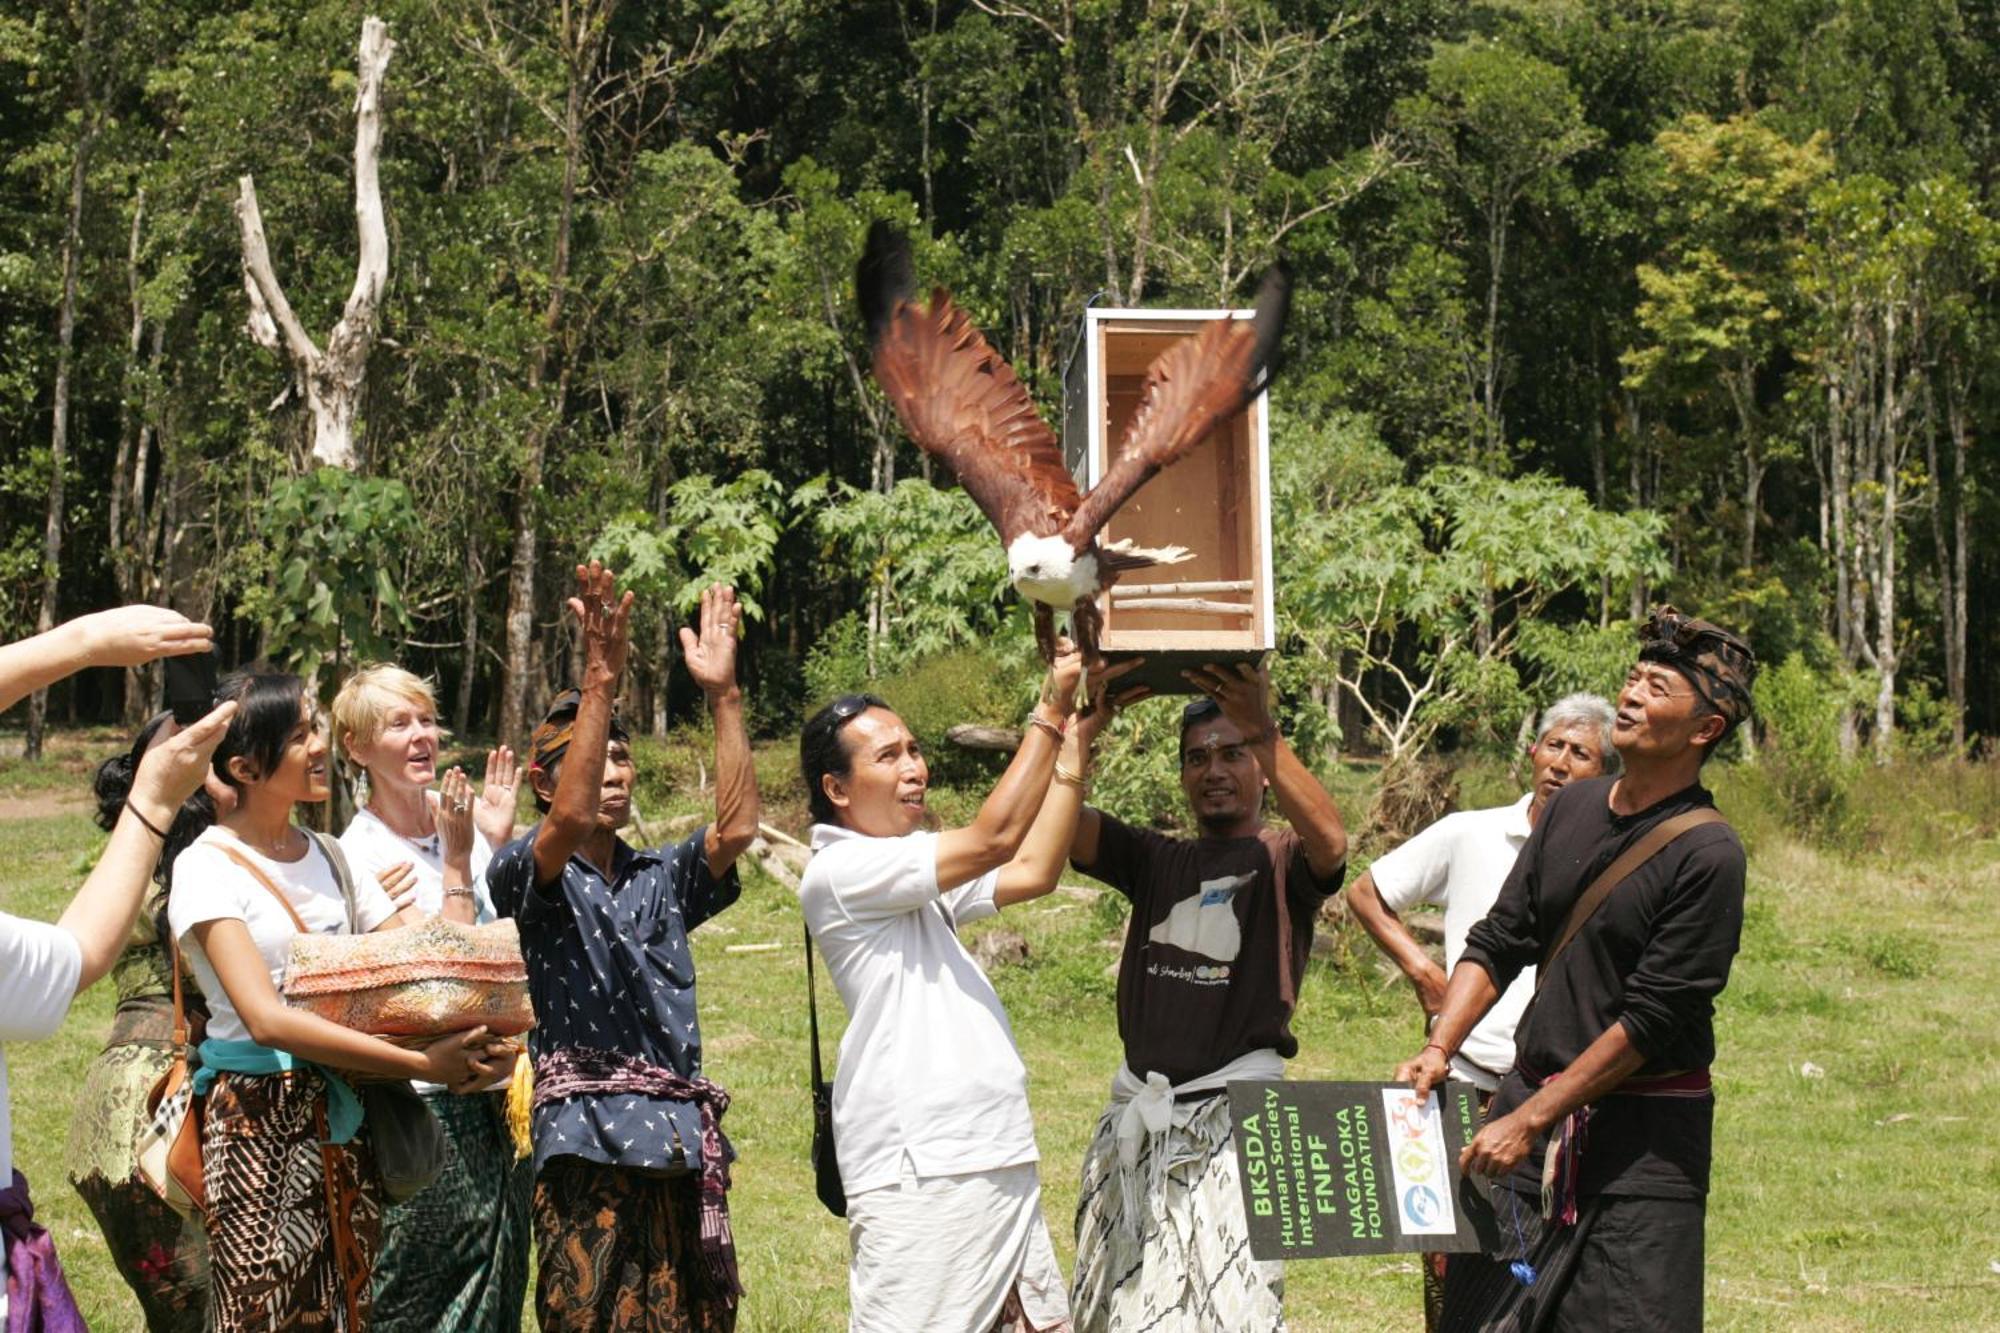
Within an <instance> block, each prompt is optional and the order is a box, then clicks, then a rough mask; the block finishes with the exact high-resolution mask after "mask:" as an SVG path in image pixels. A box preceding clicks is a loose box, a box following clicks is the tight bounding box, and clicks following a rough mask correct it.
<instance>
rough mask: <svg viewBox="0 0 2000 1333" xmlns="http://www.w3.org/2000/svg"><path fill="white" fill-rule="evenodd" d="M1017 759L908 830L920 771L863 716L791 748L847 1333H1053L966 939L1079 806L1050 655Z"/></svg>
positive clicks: (1030, 1147)
mask: <svg viewBox="0 0 2000 1333" xmlns="http://www.w3.org/2000/svg"><path fill="white" fill-rule="evenodd" d="M1064 649H1065V651H1063V652H1062V653H1061V654H1060V655H1059V656H1058V657H1057V659H1056V661H1055V664H1054V666H1053V667H1052V668H1051V669H1050V673H1049V678H1048V681H1047V683H1046V684H1045V685H1044V686H1043V690H1042V701H1041V702H1040V703H1039V704H1038V705H1037V706H1036V708H1035V711H1034V712H1033V713H1032V714H1030V715H1029V717H1028V725H1027V726H1026V727H1025V728H1024V729H1023V732H1024V734H1023V739H1022V741H1021V746H1020V749H1019V750H1018V751H1017V752H1016V753H1015V756H1014V760H1013V762H1012V763H1011V764H1010V765H1009V766H1008V768H1007V771H1006V773H1005V774H1004V775H1002V777H1001V779H1000V781H999V783H998V784H997V785H996V786H995V787H994V789H993V791H992V793H991V794H990V795H988V797H987V798H986V801H985V803H984V804H983V805H981V807H980V810H979V814H978V815H977V816H976V817H975V818H974V819H973V821H972V823H971V824H970V825H968V826H966V827H964V828H955V829H946V830H944V831H943V832H930V831H928V830H927V829H926V828H925V827H924V824H925V822H926V817H925V816H926V812H925V798H926V794H927V791H928V789H929V785H930V772H929V766H928V765H927V764H926V762H925V760H924V757H923V752H922V748H921V746H920V745H919V743H918V741H917V739H916V737H914V736H913V735H911V733H910V730H909V728H908V727H907V726H905V725H904V724H903V721H902V719H901V718H899V717H897V716H896V714H895V712H894V711H892V710H891V709H890V708H889V706H888V705H887V704H886V703H884V702H883V701H882V700H880V699H877V698H876V697H874V696H873V695H868V694H849V695H842V696H841V697H840V698H838V699H835V700H834V701H833V702H832V703H830V704H828V705H827V706H826V707H825V708H822V709H821V710H820V711H819V712H818V713H816V714H815V715H814V716H813V717H812V718H811V719H810V720H809V721H808V722H807V723H806V726H805V730H804V732H803V733H802V734H801V736H800V742H799V762H800V769H801V773H802V775H803V777H804V778H805V781H806V789H807V792H808V794H809V796H810V799H811V804H812V813H813V830H812V845H813V857H812V860H811V861H810V862H809V863H808V864H807V866H806V870H805V874H804V876H803V877H802V878H801V880H800V883H799V905H800V907H801V908H802V909H803V911H804V913H805V918H806V925H807V926H808V927H809V928H810V929H811V931H812V937H813V940H814V942H815V943H816V944H817V945H818V946H819V949H820V952H821V953H823V954H824V955H825V956H826V961H827V970H828V971H829V972H831V973H832V974H833V981H834V986H835V988H836V989H837V990H839V992H840V998H841V1001H842V1002H843V1003H844V1004H845V1005H846V1006H847V1012H848V1025H847V1032H846V1034H845V1035H844V1036H843V1037H842V1039H841V1043H840V1070H839V1074H838V1076H837V1078H836V1079H835V1081H834V1087H833V1126H834V1135H835V1148H836V1155H837V1156H838V1158H839V1161H840V1175H841V1181H842V1184H843V1185H844V1186H845V1189H846V1194H847V1226H848V1240H849V1243H850V1245H851V1246H852V1259H851V1262H850V1264H849V1269H848V1299H849V1322H848V1328H849V1329H850V1330H851V1333H915V1330H922V1331H923V1333H988V1330H993V1329H1003V1330H1029V1329H1033V1330H1054V1329H1066V1328H1068V1327H1069V1304H1068V1301H1067V1300H1066V1298H1065V1295H1064V1291H1063V1281H1062V1273H1061V1271H1060V1270H1059V1269H1058V1268H1057V1267H1056V1260H1055V1251H1054V1249H1053V1248H1052V1247H1051V1245H1050V1244H1049V1233H1048V1226H1047V1224H1046V1223H1045V1222H1044V1221H1043V1219H1042V1211H1041V1182H1040V1177H1039V1175H1038V1174H1037V1170H1036V1162H1037V1160H1038V1158H1039V1154H1038V1153H1037V1152H1036V1149H1035V1126H1034V1119H1033V1117H1032V1116H1031V1115H1030V1114H1029V1111H1028V1073H1027V1069H1026V1068H1025V1067H1024V1066H1023V1065H1022V1063H1021V1056H1020V1052H1019V1051H1017V1050H1016V1049H1015V1046H1014V1033H1013V1029H1012V1028H1011V1027H1010V1026H1009V1025H1008V1022H1007V1015H1006V1012H1005V1011H1004V1010H1003V1009H1002V1008H1001V1006H1000V997H999V996H998V995H997V994H995V993H994V990H993V986H992V983H991V982H989V981H988V980H987V978H986V974H985V973H984V972H983V971H982V970H981V969H980V966H979V964H978V962H977V961H976V960H974V959H973V957H972V956H971V954H969V953H967V952H966V949H965V946H964V945H963V944H961V943H960V942H959V938H958V931H959V930H960V928H961V927H963V926H964V925H965V924H966V923H968V922H970V921H975V920H978V919H979V918H981V917H986V916H991V915H993V914H994V913H995V912H996V911H999V910H1000V909H1002V908H1004V907H1006V906H1008V905H1010V904H1012V903H1016V902H1020V901H1023V900H1025V899H1027V898H1031V897H1034V896H1036V895H1038V894H1041V893H1046V892H1047V891H1048V890H1049V889H1050V888H1051V887H1053V886H1054V884H1055V881H1056V873H1057V872H1058V871H1059V870H1060V869H1061V866H1062V860H1063V857H1064V855H1065V853H1066V852H1067V851H1068V849H1069V841H1070V834H1071V832H1072V830H1074V828H1075V827H1076V818H1077V812H1078V810H1079V809H1080V808H1081V807H1082V803H1083V801H1082V795H1083V793H1082V781H1081V779H1080V778H1079V777H1077V776H1076V774H1077V772H1078V771H1079V770H1080V767H1081V764H1082V760H1081V755H1083V754H1086V753H1088V750H1089V743H1090V740H1091V737H1092V736H1093V735H1094V734H1095V731H1096V728H1097V727H1099V726H1101V725H1102V723H1103V719H1104V716H1105V713H1106V711H1107V710H1102V709H1100V710H1098V712H1097V713H1096V714H1094V715H1093V716H1091V717H1088V718H1079V719H1075V720H1074V721H1072V719H1071V712H1072V700H1073V697H1074V695H1075V693H1076V686H1077V681H1078V677H1079V676H1080V674H1081V659H1080V658H1079V657H1078V655H1077V654H1076V652H1075V651H1074V650H1073V649H1069V648H1068V646H1067V644H1066V643H1065V644H1064Z"/></svg>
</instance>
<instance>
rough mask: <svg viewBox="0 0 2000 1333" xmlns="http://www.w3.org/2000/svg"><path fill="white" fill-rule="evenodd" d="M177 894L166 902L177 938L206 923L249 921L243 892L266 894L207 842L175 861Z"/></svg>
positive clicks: (183, 853) (169, 921)
mask: <svg viewBox="0 0 2000 1333" xmlns="http://www.w3.org/2000/svg"><path fill="white" fill-rule="evenodd" d="M173 882H174V891H173V893H172V894H171V895H170V896H169V897H168V899H167V925H168V927H169V928H171V929H172V930H173V932H174V938H175V939H177V940H180V941H182V942H185V941H186V940H187V934H188V932H189V931H190V930H193V929H194V928H195V927H196V926H198V925H200V924H202V923H203V922H204V921H246V922H247V921H248V920H249V919H250V909H249V906H248V905H247V904H246V903H245V902H244V901H243V892H244V889H245V888H246V887H247V888H251V889H255V890H256V891H257V892H258V893H263V892H264V889H263V887H262V886H261V885H258V884H256V883H255V882H254V881H252V880H251V879H250V877H249V876H248V875H246V874H245V873H244V872H243V870H242V869H241V868H240V867H238V866H237V864H236V863H235V862H234V861H232V860H230V859H229V858H228V857H227V856H224V855H223V854H222V853H221V852H220V851H218V850H216V849H215V848H214V847H211V846H209V845H208V844H207V843H205V842H197V843H195V844H193V845H192V846H190V847H188V849H187V850H186V851H183V852H182V853H181V854H180V855H179V856H177V857H175V858H174V881H173Z"/></svg>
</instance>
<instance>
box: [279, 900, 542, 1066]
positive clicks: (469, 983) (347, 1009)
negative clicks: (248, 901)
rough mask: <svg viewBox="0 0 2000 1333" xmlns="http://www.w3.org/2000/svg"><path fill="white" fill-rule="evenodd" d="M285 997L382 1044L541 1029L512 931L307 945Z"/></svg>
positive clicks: (506, 927) (467, 930)
mask: <svg viewBox="0 0 2000 1333" xmlns="http://www.w3.org/2000/svg"><path fill="white" fill-rule="evenodd" d="M282 990H283V993H284V997H285V1002H286V1003H287V1004H290V1005H291V1006H292V1007H293V1008H295V1009H304V1010H306V1011H307V1012H309V1013H315V1014H318V1015H319V1016H320V1017H321V1018H325V1019H330V1020H331V1021H333V1022H335V1023H338V1024H340V1025H341V1026H342V1027H346V1028H353V1029H354V1030H355V1031H357V1032H367V1033H371V1034H373V1035H375V1036H378V1037H390V1038H398V1037H439V1036H443V1035H444V1034H446V1033H448V1032H459V1031H462V1030H464V1029H466V1028H473V1027H479V1026H481V1025H484V1026H485V1027H487V1028H488V1029H490V1030H491V1031H492V1032H493V1033H494V1034H495V1035H496V1036H503V1037H511V1036H517V1035H519V1034H520V1033H523V1032H526V1031H527V1030H528V1029H529V1028H531V1027H533V1026H534V1025H535V1011H534V1007H533V1006H532V1005H531V1004H530V1003H529V1001H528V965H527V963H526V961H525V960H523V959H522V957H521V937H520V933H519V932H518V931H517V930H516V929H515V926H514V923H513V922H512V921H495V922H492V923H491V924H489V925H484V926H462V925H460V924H458V923H457V922H455V921H447V920H445V919H444V918H443V917H431V918H429V919H427V920H426V921H424V923H423V924H422V925H419V926H415V927H412V928H410V929H408V930H383V931H376V932H373V933H371V934H367V935H300V936H298V937H297V938H296V939H294V940H293V941H292V947H291V956H290V958H289V959H288V960H287V962H286V965H285V980H284V985H283V987H282Z"/></svg>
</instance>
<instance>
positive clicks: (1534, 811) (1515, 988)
mask: <svg viewBox="0 0 2000 1333" xmlns="http://www.w3.org/2000/svg"><path fill="white" fill-rule="evenodd" d="M1615 716H1616V715H1615V713H1614V711H1613V709H1612V707H1611V705H1610V703H1608V702H1607V701H1606V700H1604V699H1602V698H1600V697H1599V696H1597V695H1595V694H1571V695H1567V696H1565V697H1564V698H1561V699H1558V700H1557V701H1556V702H1555V703H1554V704H1552V705H1550V706H1549V709H1548V711H1546V712H1545V713H1543V714H1542V725H1541V729H1540V730H1539V731H1538V732H1537V733H1536V735H1535V743H1534V744H1533V745H1532V746H1530V747H1529V749H1528V762H1529V763H1530V765H1532V768H1533V775H1532V780H1531V782H1530V785H1529V789H1528V791H1527V793H1526V794H1525V795H1523V796H1522V797H1521V799H1520V800H1518V801H1515V802H1514V803H1512V804H1511V805H1501V806H1495V807H1493V808H1491V809H1487V810H1461V811H1459V812H1457V813H1456V814H1449V815H1446V816H1445V817H1444V818H1443V819H1440V820H1438V821H1437V823H1435V824H1432V825H1431V826H1430V827H1429V828H1427V829H1425V830H1423V831H1422V832H1421V833H1418V834H1417V835H1416V836H1415V837H1413V838H1411V839H1410V840H1409V841H1408V842H1405V843H1404V844H1403V845H1402V846H1400V847H1398V848H1396V849H1395V850H1394V851H1392V852H1390V853H1389V854H1388V855H1387V856H1384V857H1382V858H1381V859H1380V860H1378V861H1376V862H1375V863H1374V864H1373V865H1372V866H1370V867H1369V868H1368V871H1367V873H1366V874H1364V875H1362V876H1361V878H1360V879H1358V880H1357V881H1355V883H1354V884H1353V886H1352V887H1350V888H1349V889H1348V891H1347V906H1348V910H1349V911H1351V912H1352V913H1353V914H1354V917H1355V919H1356V920H1357V921H1359V922H1360V923H1361V924H1362V927H1363V928H1364V929H1366V930H1367V932H1368V933H1369V934H1370V935H1372V936H1373V937H1374V938H1375V943H1376V944H1377V945H1378V946H1379V947H1380V948H1381V950H1382V952H1384V953H1386V954H1388V955H1389V957H1390V958H1391V959H1393V960H1394V961H1395V964H1396V966H1397V967H1399V968H1401V969H1402V970H1403V975H1404V976H1406V977H1408V978H1409V979H1410V984H1411V985H1412V986H1414V987H1416V991H1417V1002H1418V1003H1419V1004H1421V1005H1422V1006H1423V1010H1424V1018H1425V1021H1426V1022H1429V1021H1430V1020H1432V1019H1435V1018H1436V1017H1437V1014H1438V1010H1439V1009H1440V1008H1441V1007H1442V1006H1443V1004H1444V992H1445V979H1446V977H1447V976H1448V975H1449V974H1450V970H1451V969H1452V968H1453V967H1456V966H1457V965H1458V958H1459V955H1460V954H1461V953H1462V952H1464V949H1465V935H1466V932H1467V931H1469V930H1470V929H1472V927H1473V925H1474V924H1475V923H1476V922H1477V921H1479V919H1480V918H1481V917H1483V916H1485V915H1486V912H1487V909H1488V908H1490V907H1492V906H1493V900H1494V898H1495V897H1497V896H1498V895H1499V892H1500V885H1501V883H1502V881H1504V880H1505V879H1506V878H1507V871H1508V870H1509V869H1511V868H1512V866H1513V864H1514V858H1515V856H1516V855H1517V854H1518V853H1519V852H1520V850H1521V847H1522V845H1523V844H1524V843H1526V842H1527V841H1528V834H1529V833H1531V832H1532V831H1533V830H1534V827H1535V821H1536V820H1537V819H1539V818H1540V817H1541V813H1542V810H1543V808H1544V807H1545V806H1546V805H1547V804H1548V801H1549V798H1550V797H1551V796H1553V795H1554V794H1555V793H1556V792H1558V791H1560V790H1561V789H1562V788H1563V787H1564V786H1566V785H1567V784H1568V783H1570V782H1572V781H1575V780H1577V779H1580V778H1594V777H1597V776H1599V775H1600V774H1606V773H1616V772H1617V771H1618V752H1617V751H1616V750H1614V749H1613V748H1612V747H1611V728H1612V725H1613V722H1614V719H1615ZM1423 904H1429V905H1431V906H1435V907H1441V908H1443V909H1444V966H1443V967H1442V968H1441V967H1439V966H1438V965H1437V963H1436V962H1434V961H1433V960H1432V959H1431V956H1430V955H1429V954H1428V953H1427V952H1425V950H1424V947H1423V945H1421V944H1419V943H1418V942H1417V941H1416V939H1415V937H1413V936H1412V935H1411V934H1410V931H1409V928H1408V927H1407V926H1405V925H1404V924H1403V921H1402V914H1403V913H1405V912H1407V911H1409V910H1410V909H1411V908H1413V907H1417V906H1419V905H1423ZM1534 993H1535V972H1534V969H1533V968H1528V969H1526V970H1524V971H1523V972H1522V973H1521V975H1520V976H1518V977H1516V978H1515V980H1514V984H1513V985H1511V986H1510V987H1508V988H1507V992H1506V993H1505V994H1504V995H1502V996H1501V997H1500V1000H1499V1002H1498V1003H1497V1004H1495V1005H1494V1006H1493V1008H1492V1009H1490V1010H1488V1011H1487V1014H1486V1016H1485V1018H1483V1019H1481V1020H1480V1022H1479V1025H1478V1026H1477V1027H1475V1028H1474V1029H1473V1030H1472V1033H1471V1034H1470V1035H1469V1036H1468V1037H1467V1038H1466V1039H1465V1043H1464V1045H1462V1046H1460V1047H1459V1048H1458V1051H1457V1052H1456V1053H1455V1054H1454V1055H1453V1056H1452V1061H1451V1070H1452V1074H1453V1076H1454V1077H1456V1078H1461V1079H1464V1080H1465V1081H1466V1082H1468V1083H1471V1084H1473V1085H1474V1086H1476V1087H1477V1088H1478V1089H1479V1092H1480V1102H1481V1104H1482V1105H1483V1104H1484V1103H1485V1102H1486V1101H1487V1100H1488V1099H1490V1098H1491V1097H1492V1095H1493V1093H1494V1092H1495V1090H1497V1089H1498V1088H1499V1086H1500V1080H1501V1079H1503V1078H1505V1077H1506V1076H1507V1071H1508V1070H1510V1069H1512V1068H1513V1067H1514V1025H1515V1024H1516V1023H1518V1022H1519V1021H1520V1018H1521V1013H1522V1011H1523V1010H1524V1009H1526V1008H1527V1005H1528V1000H1529V998H1530V997H1531V996H1533V995H1534ZM1444 1266H1445V1256H1444V1255H1442V1254H1427V1255H1425V1256H1424V1315H1425V1326H1426V1327H1428V1328H1433V1329H1434V1328H1436V1326H1437V1317H1438V1312H1439V1311H1440V1310H1441V1309H1442V1306H1443V1300H1444Z"/></svg>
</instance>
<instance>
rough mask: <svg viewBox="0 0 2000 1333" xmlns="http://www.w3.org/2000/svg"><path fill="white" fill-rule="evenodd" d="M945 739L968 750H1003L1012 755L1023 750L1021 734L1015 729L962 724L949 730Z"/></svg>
mask: <svg viewBox="0 0 2000 1333" xmlns="http://www.w3.org/2000/svg"><path fill="white" fill-rule="evenodd" d="M944 738H945V739H946V740H948V741H950V742H951V743H952V744H953V745H956V746H959V747H961V748H963V749H967V750H1003V751H1006V752H1007V753H1009V754H1012V753H1013V752H1014V751H1015V750H1018V749H1020V748H1021V733H1020V731H1019V730H1017V729H1016V728H1014V727H988V726H982V725H981V724H979V723H977V722H961V723H959V724H958V725H957V726H955V727H951V728H949V729H947V730H946V731H945V733H944Z"/></svg>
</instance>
